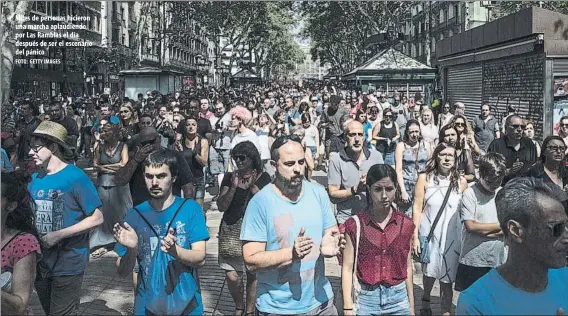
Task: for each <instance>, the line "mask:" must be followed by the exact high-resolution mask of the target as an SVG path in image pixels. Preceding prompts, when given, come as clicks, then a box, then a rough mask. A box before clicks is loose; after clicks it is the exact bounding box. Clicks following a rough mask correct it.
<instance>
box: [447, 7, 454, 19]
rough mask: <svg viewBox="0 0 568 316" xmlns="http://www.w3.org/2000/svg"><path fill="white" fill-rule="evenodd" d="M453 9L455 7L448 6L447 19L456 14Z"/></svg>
mask: <svg viewBox="0 0 568 316" xmlns="http://www.w3.org/2000/svg"><path fill="white" fill-rule="evenodd" d="M455 9H456V8H455V7H454V6H453V5H450V6H449V7H448V20H449V19H451V18H453V17H455V16H456V12H455Z"/></svg>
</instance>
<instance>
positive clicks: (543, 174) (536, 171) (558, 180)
mask: <svg viewBox="0 0 568 316" xmlns="http://www.w3.org/2000/svg"><path fill="white" fill-rule="evenodd" d="M565 151H566V145H565V144H564V140H563V139H562V137H560V136H556V135H554V136H548V137H547V138H545V139H544V141H543V142H542V154H541V156H540V162H537V163H536V164H534V165H533V166H532V167H530V168H529V170H528V171H527V173H526V176H527V177H533V178H538V179H543V180H544V181H545V182H549V183H554V184H556V185H557V186H559V187H560V188H562V189H564V190H565V191H567V192H568V172H567V171H566V165H565V164H564V161H565V154H564V152H565Z"/></svg>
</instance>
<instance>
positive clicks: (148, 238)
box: [114, 149, 209, 315]
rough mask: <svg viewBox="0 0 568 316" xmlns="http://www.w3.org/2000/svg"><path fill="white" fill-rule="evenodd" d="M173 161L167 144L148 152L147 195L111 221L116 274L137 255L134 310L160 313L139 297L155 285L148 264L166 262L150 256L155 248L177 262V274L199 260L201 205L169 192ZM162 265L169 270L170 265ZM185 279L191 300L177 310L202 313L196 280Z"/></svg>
mask: <svg viewBox="0 0 568 316" xmlns="http://www.w3.org/2000/svg"><path fill="white" fill-rule="evenodd" d="M179 162H180V161H179V159H178V158H177V157H176V155H174V152H173V151H171V150H168V149H161V150H158V151H155V152H153V153H151V154H150V155H148V157H147V158H146V159H145V160H144V163H143V166H144V181H145V190H147V191H149V193H150V196H149V199H148V200H147V201H145V202H143V203H142V204H139V205H137V206H136V207H134V208H133V209H130V210H128V212H127V213H126V216H125V218H124V223H122V224H119V223H116V224H115V225H114V236H115V239H116V241H117V242H118V243H117V245H116V247H115V251H116V253H117V254H118V255H119V258H118V259H117V267H118V274H119V275H121V276H127V275H129V274H130V272H131V271H132V269H133V268H134V266H135V263H136V261H137V258H140V259H139V260H138V262H139V265H140V270H141V271H142V274H141V278H142V280H140V279H139V280H138V290H137V291H136V298H135V299H134V315H144V314H146V315H148V314H149V312H151V313H150V314H158V313H160V312H159V311H151V310H148V309H147V303H148V302H147V301H146V299H145V298H146V293H148V292H154V291H156V290H157V289H153V288H150V286H151V285H152V282H151V281H150V280H149V279H148V275H149V273H150V268H151V266H152V265H154V264H168V263H167V262H164V261H153V259H154V252H155V251H163V252H165V253H167V254H170V255H171V256H172V257H174V258H175V261H173V262H177V263H180V266H178V267H177V269H179V270H178V271H179V272H178V273H189V274H193V272H194V269H195V268H198V267H200V266H202V265H203V263H204V262H205V242H206V241H207V240H208V239H209V233H208V231H207V226H206V225H205V216H204V215H203V211H202V209H201V206H199V204H197V202H195V201H193V200H189V199H183V198H181V197H179V196H175V195H174V192H173V189H174V185H175V182H176V181H177V179H178V165H179ZM180 171H181V170H180ZM170 263H172V261H170ZM164 269H165V267H164ZM177 269H176V270H177ZM167 270H168V272H171V271H170V270H171V269H169V268H168V269H167ZM191 279H192V281H193V282H195V283H197V284H193V285H194V286H193V288H194V289H195V290H194V293H185V294H186V295H187V297H188V298H189V297H193V299H192V300H191V301H189V302H187V307H186V310H185V312H184V313H183V315H202V314H203V303H202V301H201V294H200V293H199V291H198V289H199V280H198V279H196V278H194V277H193V276H192V277H191ZM154 303H155V302H154Z"/></svg>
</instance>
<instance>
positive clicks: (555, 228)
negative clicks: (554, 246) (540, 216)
mask: <svg viewBox="0 0 568 316" xmlns="http://www.w3.org/2000/svg"><path fill="white" fill-rule="evenodd" d="M546 225H547V226H548V228H550V229H551V230H552V236H553V237H556V238H558V237H560V236H562V234H563V233H565V232H568V220H563V221H553V222H548V223H546Z"/></svg>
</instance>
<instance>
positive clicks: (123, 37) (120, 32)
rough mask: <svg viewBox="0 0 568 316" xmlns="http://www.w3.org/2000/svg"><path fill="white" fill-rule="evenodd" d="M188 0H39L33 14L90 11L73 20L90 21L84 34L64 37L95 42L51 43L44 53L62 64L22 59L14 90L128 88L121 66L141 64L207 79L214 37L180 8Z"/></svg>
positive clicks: (46, 94)
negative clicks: (124, 81) (71, 44)
mask: <svg viewBox="0 0 568 316" xmlns="http://www.w3.org/2000/svg"><path fill="white" fill-rule="evenodd" d="M184 5H185V3H183V2H147V1H144V2H141V1H137V2H131V1H53V2H52V1H33V2H32V3H30V7H29V14H30V16H39V17H41V16H76V17H84V18H85V20H86V21H81V22H79V21H77V22H75V21H74V22H69V23H72V24H79V23H81V24H84V25H85V26H86V29H82V30H76V32H77V33H78V35H79V39H77V38H71V37H69V38H64V39H65V40H66V41H89V42H91V43H92V44H91V45H90V46H88V47H80V46H78V47H49V48H45V49H43V52H42V54H41V55H39V56H41V57H42V58H59V59H61V60H62V62H61V64H50V65H41V64H18V65H16V66H15V67H14V70H13V74H12V81H11V89H12V94H13V95H14V96H16V97H21V96H23V95H24V94H25V93H28V96H29V97H31V98H34V99H35V98H41V99H44V100H45V99H48V98H50V97H53V96H56V95H58V94H59V93H68V94H69V95H75V96H78V95H83V94H86V95H95V94H103V93H117V92H120V91H123V86H122V80H121V79H120V76H119V72H120V71H121V70H126V69H132V68H138V67H157V68H162V69H167V70H168V69H171V70H173V71H177V72H181V73H183V75H184V76H185V77H187V79H188V80H184V82H188V83H190V84H192V85H194V84H197V83H203V81H204V78H208V73H209V67H210V64H211V61H210V58H209V56H210V54H211V51H210V47H209V38H208V36H207V32H206V30H205V29H203V28H202V27H200V26H199V25H198V24H197V23H196V22H195V21H194V20H193V19H192V18H191V15H190V14H183V13H182V14H180V12H179V11H183V8H184ZM186 12H189V10H187V11H186ZM34 23H35V24H39V22H38V21H31V20H30V21H27V22H25V23H24V24H34ZM53 23H58V24H61V23H62V22H53ZM43 24H48V23H46V22H43ZM48 31H49V30H37V31H33V32H34V33H37V32H48ZM39 56H38V57H39ZM32 57H33V56H32Z"/></svg>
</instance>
